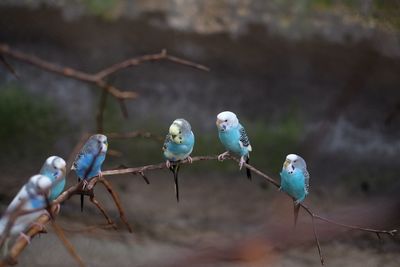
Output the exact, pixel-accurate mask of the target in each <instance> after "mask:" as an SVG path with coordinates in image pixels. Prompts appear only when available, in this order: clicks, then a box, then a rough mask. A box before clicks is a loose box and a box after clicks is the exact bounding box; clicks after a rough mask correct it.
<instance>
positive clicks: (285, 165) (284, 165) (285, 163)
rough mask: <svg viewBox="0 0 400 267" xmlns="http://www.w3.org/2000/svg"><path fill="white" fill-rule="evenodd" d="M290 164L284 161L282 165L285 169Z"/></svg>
mask: <svg viewBox="0 0 400 267" xmlns="http://www.w3.org/2000/svg"><path fill="white" fill-rule="evenodd" d="M289 164H290V161H289V160H285V162H284V163H283V168H285V169H286V168H287V166H288V165H289Z"/></svg>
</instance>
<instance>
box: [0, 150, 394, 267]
mask: <svg viewBox="0 0 400 267" xmlns="http://www.w3.org/2000/svg"><path fill="white" fill-rule="evenodd" d="M227 159H230V160H233V161H235V162H239V160H238V159H237V158H234V157H231V156H228V157H227ZM208 160H218V156H197V157H193V158H192V162H198V161H208ZM180 164H188V161H187V160H183V161H181V162H180ZM243 165H244V167H247V168H249V169H250V170H251V171H252V172H254V173H256V174H258V175H259V176H261V177H263V178H264V179H266V180H267V181H268V182H269V183H271V184H273V185H274V186H276V187H277V188H279V186H280V184H279V182H278V181H276V180H275V179H273V178H271V177H270V176H268V175H267V174H265V173H263V172H261V171H260V170H258V169H256V168H255V167H253V166H251V165H249V164H246V163H244V164H243ZM162 169H167V167H166V164H165V163H159V164H153V165H146V166H141V167H135V168H125V169H116V170H108V171H103V172H102V177H98V176H96V177H94V178H92V180H91V181H90V184H91V185H93V187H94V186H95V185H96V183H97V182H102V181H103V180H102V179H104V176H113V175H121V174H139V175H144V173H145V172H147V171H154V170H162ZM102 183H103V182H102ZM81 193H82V184H81V183H78V184H76V185H73V186H71V187H70V188H68V189H67V190H66V191H64V192H63V193H62V194H61V195H60V196H59V197H58V198H57V199H56V200H54V201H53V203H52V205H56V204H60V203H63V202H65V201H66V200H68V199H69V198H71V197H72V196H73V195H76V194H81ZM282 193H285V192H282ZM285 194H286V193H285ZM116 204H117V202H116ZM117 205H118V204H117ZM300 205H301V207H302V208H303V209H304V210H305V211H306V212H307V213H308V214H309V215H310V217H311V219H312V223H313V231H314V237H315V241H316V245H317V248H318V252H319V255H320V260H321V264H323V263H324V258H323V256H322V251H321V246H320V244H319V240H318V235H317V231H316V228H315V224H314V219H319V220H321V221H324V222H327V223H329V224H334V225H338V226H342V227H345V228H348V229H351V230H359V231H363V232H369V233H375V234H377V235H378V236H379V235H380V234H386V235H389V236H394V235H395V234H396V233H397V230H396V229H393V230H379V229H372V228H365V227H359V226H353V225H347V224H344V223H340V222H336V221H334V220H331V219H327V218H324V217H322V216H320V215H318V214H316V213H314V212H313V211H312V210H311V209H310V208H309V207H308V206H306V205H304V204H302V203H301V204H300ZM120 215H121V213H120ZM122 217H123V215H121V219H122V220H123V221H124V219H123V218H122ZM39 220H41V223H42V224H45V223H47V222H48V220H49V218H48V216H46V218H44V217H40V218H39ZM124 222H125V221H124ZM128 225H129V224H128ZM128 229H129V227H128ZM38 232H39V229H37V228H36V227H33V228H31V229H30V230H29V231H28V233H29V236H32V237H33V236H35V235H36V234H37V233H38ZM24 242H26V241H24V240H19V241H17V242H16V244H14V246H13V248H12V250H11V253H10V255H9V257H8V258H7V259H8V260H7V261H4V260H3V261H2V262H0V267H1V266H6V265H9V264H10V262H12V261H13V260H14V261H16V259H17V258H18V256H19V255H20V254H21V253H22V251H23V250H24V248H25V246H26V244H24Z"/></svg>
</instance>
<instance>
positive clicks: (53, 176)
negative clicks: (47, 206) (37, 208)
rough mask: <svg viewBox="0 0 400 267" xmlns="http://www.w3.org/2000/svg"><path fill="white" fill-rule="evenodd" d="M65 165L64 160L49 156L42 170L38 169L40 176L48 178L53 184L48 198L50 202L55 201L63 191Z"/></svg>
mask: <svg viewBox="0 0 400 267" xmlns="http://www.w3.org/2000/svg"><path fill="white" fill-rule="evenodd" d="M66 165H67V164H66V163H65V160H64V159H62V158H60V157H57V156H51V157H48V158H47V159H46V161H45V162H44V164H43V166H42V168H41V169H40V174H42V175H45V176H47V177H49V178H50V180H51V182H52V183H53V185H52V187H51V194H50V196H49V200H50V201H53V200H54V199H56V198H57V197H58V196H59V195H60V194H61V193H62V192H63V190H64V187H65V182H66V181H65V174H66V169H65V168H66Z"/></svg>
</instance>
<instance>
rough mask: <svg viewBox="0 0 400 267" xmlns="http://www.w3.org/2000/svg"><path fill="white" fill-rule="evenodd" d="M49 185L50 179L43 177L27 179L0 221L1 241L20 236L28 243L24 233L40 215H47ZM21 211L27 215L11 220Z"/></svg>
mask: <svg viewBox="0 0 400 267" xmlns="http://www.w3.org/2000/svg"><path fill="white" fill-rule="evenodd" d="M51 185H52V182H51V180H50V178H49V177H47V176H44V175H40V174H38V175H34V176H32V177H31V178H30V179H29V181H28V182H27V183H26V184H25V185H24V186H23V187H22V188H21V190H20V191H19V192H18V194H17V195H16V196H15V197H14V199H13V200H12V201H11V203H10V205H9V206H8V207H7V210H6V211H5V213H4V215H3V217H2V218H1V219H0V236H1V240H6V239H7V240H9V238H8V237H13V236H16V235H18V234H20V236H21V237H23V238H25V239H27V240H28V242H29V237H28V236H26V235H25V233H24V231H25V230H27V229H28V227H30V226H32V224H33V223H34V221H35V220H36V219H37V218H39V216H40V215H42V214H45V213H47V211H46V210H45V208H46V207H47V206H48V196H49V195H50V192H51ZM22 211H23V212H27V213H25V214H21V215H19V216H17V217H16V218H15V219H13V216H15V215H17V213H18V212H22ZM42 227H43V226H42ZM1 245H2V244H0V246H1Z"/></svg>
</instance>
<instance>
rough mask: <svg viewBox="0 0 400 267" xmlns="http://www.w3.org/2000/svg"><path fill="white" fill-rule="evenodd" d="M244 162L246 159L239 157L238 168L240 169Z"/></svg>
mask: <svg viewBox="0 0 400 267" xmlns="http://www.w3.org/2000/svg"><path fill="white" fill-rule="evenodd" d="M244 163H246V160H245V159H244V157H243V156H242V157H240V161H239V170H241V169H242V167H243V164H244Z"/></svg>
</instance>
